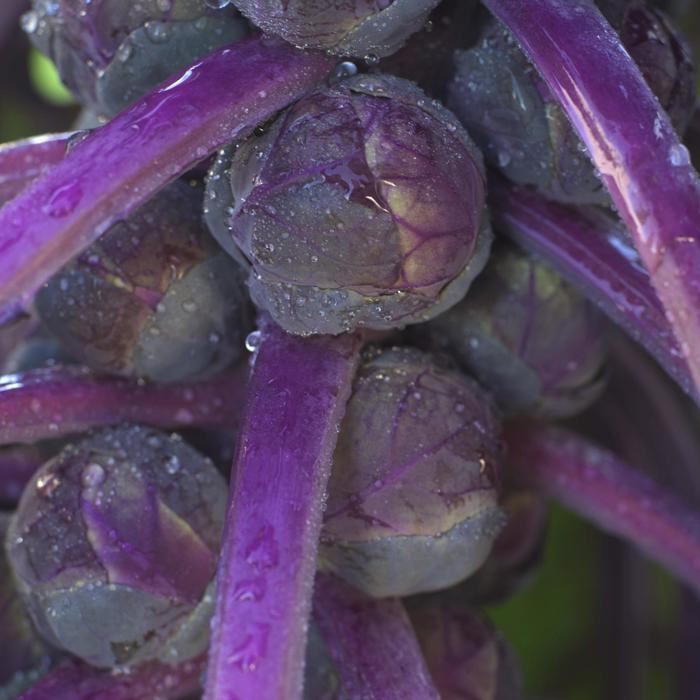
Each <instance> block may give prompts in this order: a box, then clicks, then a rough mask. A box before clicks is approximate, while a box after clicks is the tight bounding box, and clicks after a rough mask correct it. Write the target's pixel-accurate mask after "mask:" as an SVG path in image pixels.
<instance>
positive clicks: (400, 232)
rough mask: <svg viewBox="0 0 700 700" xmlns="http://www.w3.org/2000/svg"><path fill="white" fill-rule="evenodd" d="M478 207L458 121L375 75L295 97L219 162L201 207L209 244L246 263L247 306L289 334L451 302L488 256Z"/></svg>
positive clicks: (346, 326)
mask: <svg viewBox="0 0 700 700" xmlns="http://www.w3.org/2000/svg"><path fill="white" fill-rule="evenodd" d="M227 180H228V181H229V183H230V189H229V191H228V193H227V192H226V187H225V183H226V181H227ZM483 205H484V176H483V167H482V162H481V157H480V155H479V153H478V151H476V149H475V148H474V145H473V144H472V142H471V140H470V139H469V136H468V135H467V133H466V132H465V131H464V130H463V129H462V128H461V127H460V126H459V124H458V122H457V120H456V119H455V118H454V117H453V116H452V115H451V114H450V113H449V112H448V111H447V110H445V109H444V108H442V107H441V106H440V105H439V104H438V103H437V102H433V101H431V100H429V99H428V98H427V97H426V96H425V94H424V93H423V92H421V91H420V90H418V89H417V88H416V87H415V85H413V84H411V83H408V82H407V81H404V80H400V79H398V78H393V77H391V76H381V75H375V76H358V77H356V78H351V79H349V80H346V81H343V82H341V83H338V84H336V85H334V86H332V87H326V88H322V89H319V90H317V91H315V92H314V93H312V94H310V95H308V96H307V97H305V98H304V99H302V100H300V101H299V102H298V103H297V104H295V105H294V106H293V107H291V108H290V109H289V110H288V111H287V112H285V113H284V114H283V115H280V117H279V118H278V119H277V120H275V121H274V122H273V123H272V124H270V125H268V127H267V128H266V129H265V130H264V131H263V132H262V133H259V134H256V135H255V136H253V137H250V138H249V139H247V140H246V141H245V142H243V143H242V144H240V145H239V146H238V148H237V149H236V150H235V152H234V153H233V157H232V161H231V164H230V166H229V165H226V164H225V163H222V162H221V161H220V162H219V163H218V164H217V167H216V168H215V170H214V172H212V174H211V176H210V189H209V201H208V202H207V207H208V208H209V210H210V214H209V217H210V222H211V223H212V224H213V225H212V232H213V233H214V235H215V236H217V238H219V240H221V241H222V245H224V247H227V249H230V247H231V238H233V240H234V241H235V243H236V244H237V245H238V247H239V248H240V250H241V252H242V254H243V255H244V256H245V257H246V258H247V260H248V261H249V263H250V264H251V266H252V271H251V276H250V281H249V286H250V289H251V296H252V298H253V300H254V301H255V303H256V304H257V305H258V306H259V307H261V308H263V309H265V310H267V311H269V313H270V314H271V315H272V317H273V318H274V319H275V321H277V322H278V323H279V324H280V325H281V326H282V327H283V328H284V329H285V330H287V331H288V332H290V333H296V334H300V335H307V334H311V333H329V334H338V333H341V332H343V331H348V330H352V329H355V328H358V327H363V326H364V327H368V328H374V329H386V328H395V327H396V326H398V325H404V324H406V323H417V322H419V321H422V320H426V319H427V318H431V317H432V316H434V315H436V314H438V313H440V312H441V311H442V310H444V309H445V308H448V307H449V306H450V305H452V304H454V303H455V302H456V301H457V300H458V299H459V298H461V297H462V296H463V295H464V293H465V292H466V290H467V288H468V287H469V284H470V283H471V281H472V279H473V278H474V277H475V276H476V275H477V274H478V272H479V271H480V270H481V268H482V267H483V264H484V262H485V258H486V256H487V255H488V248H489V243H490V231H489V230H488V224H487V223H486V218H485V210H484V206H483ZM214 208H217V209H219V211H223V212H225V213H226V216H222V215H221V214H220V213H219V214H216V213H215V212H212V209H214ZM212 217H214V218H212Z"/></svg>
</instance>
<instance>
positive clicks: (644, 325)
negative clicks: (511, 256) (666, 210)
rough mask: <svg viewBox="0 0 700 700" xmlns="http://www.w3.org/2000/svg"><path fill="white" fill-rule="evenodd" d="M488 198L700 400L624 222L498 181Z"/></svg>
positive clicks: (520, 238) (506, 225)
mask: <svg viewBox="0 0 700 700" xmlns="http://www.w3.org/2000/svg"><path fill="white" fill-rule="evenodd" d="M489 192H490V196H491V201H492V202H493V205H494V206H493V207H492V209H491V211H492V212H493V214H494V219H495V221H496V223H497V224H498V225H499V227H500V229H502V230H503V231H504V232H506V233H507V234H508V235H509V236H510V237H511V238H513V239H515V240H516V241H517V242H518V243H519V244H520V245H522V246H523V247H524V248H527V249H528V250H531V251H533V252H534V253H536V254H538V255H540V256H541V257H542V258H544V259H545V260H546V261H547V262H548V263H550V264H551V265H552V266H553V267H554V268H556V270H557V271H558V272H559V273H560V274H561V275H562V276H563V277H564V278H565V279H566V280H567V281H568V282H570V283H571V284H572V285H573V286H574V287H576V288H577V289H578V290H579V291H580V292H581V293H582V294H583V295H585V296H586V297H587V298H588V299H590V300H591V301H592V302H594V303H595V304H596V305H597V306H598V307H599V308H600V309H601V311H603V313H605V314H606V315H607V316H608V317H609V318H610V319H611V320H612V321H613V322H615V323H617V324H618V325H619V326H620V327H622V328H623V329H624V330H625V331H626V332H627V333H628V334H629V335H630V336H631V337H632V338H634V340H635V341H637V342H638V343H639V344H640V345H642V346H643V347H644V348H646V350H648V351H649V352H650V353H651V354H652V355H653V356H654V357H655V358H656V360H657V361H658V362H659V364H660V365H661V366H662V367H663V368H664V369H665V370H666V371H667V372H668V374H669V375H670V376H671V377H672V378H673V379H674V380H675V381H676V382H678V384H679V385H680V387H681V388H682V389H683V390H684V391H685V392H686V393H688V394H689V395H691V396H693V398H694V399H695V400H696V401H698V402H700V393H699V392H698V391H697V388H696V387H695V385H694V383H693V378H692V376H691V375H690V372H689V370H688V364H687V363H686V361H685V360H684V358H683V353H682V352H681V349H680V346H679V345H678V341H677V340H676V338H675V336H674V334H673V330H672V329H671V327H670V326H669V324H668V321H667V320H666V316H665V315H664V309H663V306H662V305H661V302H660V301H659V297H658V296H657V295H656V292H655V291H654V288H653V287H652V286H651V282H650V281H649V275H648V274H647V273H646V271H645V270H644V269H643V268H642V267H641V265H640V264H639V263H638V262H636V260H635V258H636V253H635V251H634V250H630V248H629V246H628V244H627V241H626V240H625V239H626V236H625V235H624V233H623V232H622V231H621V230H620V229H621V228H622V224H620V223H619V222H617V221H615V220H614V219H613V218H612V217H611V216H608V215H606V214H604V213H603V212H602V211H598V210H596V209H594V208H592V207H589V208H587V209H577V210H576V209H573V208H570V207H565V206H562V205H560V204H557V203H555V202H550V201H548V200H546V199H545V198H544V197H541V196H539V195H537V194H534V193H532V192H530V191H528V190H524V189H518V188H516V187H514V186H512V185H508V184H506V183H505V182H503V181H502V180H501V179H497V178H493V179H492V182H491V183H490V187H489Z"/></svg>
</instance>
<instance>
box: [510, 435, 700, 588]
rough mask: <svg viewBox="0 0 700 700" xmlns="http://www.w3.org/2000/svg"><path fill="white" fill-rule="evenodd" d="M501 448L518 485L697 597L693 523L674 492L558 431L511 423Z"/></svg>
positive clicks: (698, 523)
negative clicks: (627, 548) (661, 569)
mask: <svg viewBox="0 0 700 700" xmlns="http://www.w3.org/2000/svg"><path fill="white" fill-rule="evenodd" d="M506 442H507V443H508V447H509V466H510V467H511V469H513V471H514V473H515V475H516V476H517V478H518V479H519V480H522V481H523V482H525V483H527V484H528V485H530V486H533V487H535V488H537V489H538V490H540V491H541V492H542V493H544V494H545V495H547V496H549V497H550V498H554V499H556V500H557V501H559V502H560V503H562V504H563V505H565V506H566V507H568V508H570V509H572V510H573V511H575V512H577V513H578V514H579V515H582V516H583V517H585V518H588V519H590V520H591V521H592V522H594V523H595V524H596V525H598V526H599V527H601V528H602V529H603V530H605V531H607V532H609V533H611V534H614V535H617V536H619V537H622V538H624V539H626V540H628V541H630V542H632V543H633V544H635V545H636V546H637V547H638V548H639V549H641V550H642V551H643V552H644V553H645V554H646V555H647V556H649V557H650V558H651V559H653V560H654V561H656V562H658V563H660V564H662V565H663V566H665V567H666V568H667V569H668V570H669V571H671V572H672V573H673V574H674V575H675V576H677V577H678V578H679V579H680V580H682V581H683V582H684V583H686V584H687V585H689V586H690V587H691V588H693V589H694V590H695V591H700V516H699V515H698V513H697V512H695V511H694V510H693V509H692V508H691V507H690V506H689V505H688V504H687V503H685V502H684V501H683V500H682V499H681V498H679V497H678V496H677V495H675V493H674V492H673V491H671V490H670V489H666V488H663V487H661V486H659V485H658V484H656V483H655V482H653V481H652V480H651V479H649V478H647V477H646V476H644V475H642V474H640V473H639V472H637V471H636V470H634V469H632V468H630V467H629V466H628V465H626V464H625V463H624V462H623V461H622V460H620V459H619V458H618V457H616V456H615V455H614V454H612V453H611V452H608V451H607V450H605V449H602V448H600V447H598V446H597V445H595V443H592V442H591V441H589V440H588V439H586V438H583V437H581V436H578V435H576V434H575V433H573V432H570V431H568V430H566V429H564V428H559V427H553V426H544V425H536V424H532V423H521V424H516V423H514V424H511V425H510V426H509V427H508V428H507V430H506Z"/></svg>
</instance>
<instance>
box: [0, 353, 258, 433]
mask: <svg viewBox="0 0 700 700" xmlns="http://www.w3.org/2000/svg"><path fill="white" fill-rule="evenodd" d="M245 384H246V368H245V367H244V366H240V367H238V368H237V369H236V370H234V371H233V372H230V373H227V374H225V375H223V376H218V377H214V378H210V379H201V380H198V381H191V382H178V383H173V384H149V383H146V382H142V381H139V380H132V379H117V378H113V377H100V376H96V375H94V374H91V373H90V372H89V371H88V370H86V369H84V368H81V367H62V368H49V369H38V370H31V371H29V372H24V373H22V374H8V375H5V376H4V377H0V445H1V444H9V443H14V442H33V441H35V440H42V439H45V438H55V437H59V436H61V435H69V434H72V433H81V432H84V431H86V430H88V429H89V428H94V427H97V426H104V425H116V424H118V423H123V422H133V423H146V424H147V425H153V426H156V427H160V428H175V429H177V428H188V427H200V428H232V427H235V426H236V425H237V424H238V423H239V421H240V418H241V413H242V407H243V394H244V391H245Z"/></svg>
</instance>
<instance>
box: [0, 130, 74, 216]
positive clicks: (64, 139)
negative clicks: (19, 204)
mask: <svg viewBox="0 0 700 700" xmlns="http://www.w3.org/2000/svg"><path fill="white" fill-rule="evenodd" d="M71 135H72V134H70V133H67V134H45V135H44V136H33V137H31V138H28V139H22V140H21V141H12V142H11V143H4V144H2V145H0V206H1V205H3V204H5V202H7V201H9V200H10V199H12V198H13V197H16V196H17V195H18V194H19V193H20V192H21V191H22V190H23V189H24V188H25V187H26V186H27V185H28V184H29V183H30V182H31V181H32V180H34V179H35V178H37V177H38V176H39V175H41V174H42V173H43V172H44V171H46V170H48V169H49V168H51V166H53V165H56V163H60V162H61V161H62V160H63V158H64V157H65V155H66V145H67V144H68V140H69V139H70V137H71Z"/></svg>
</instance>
